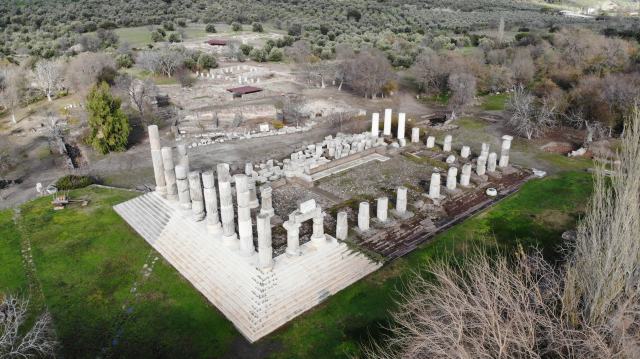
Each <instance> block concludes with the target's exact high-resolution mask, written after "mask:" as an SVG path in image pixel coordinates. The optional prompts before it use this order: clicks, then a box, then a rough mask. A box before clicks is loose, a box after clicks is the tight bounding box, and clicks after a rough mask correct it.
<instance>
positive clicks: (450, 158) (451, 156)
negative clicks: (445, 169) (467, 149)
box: [445, 155, 456, 164]
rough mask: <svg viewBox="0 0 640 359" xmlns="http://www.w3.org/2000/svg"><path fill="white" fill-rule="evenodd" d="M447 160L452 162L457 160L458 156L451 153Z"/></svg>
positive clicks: (449, 162)
mask: <svg viewBox="0 0 640 359" xmlns="http://www.w3.org/2000/svg"><path fill="white" fill-rule="evenodd" d="M445 162H447V163H448V164H452V163H454V162H456V156H454V155H450V156H449V157H447V159H446V161H445Z"/></svg>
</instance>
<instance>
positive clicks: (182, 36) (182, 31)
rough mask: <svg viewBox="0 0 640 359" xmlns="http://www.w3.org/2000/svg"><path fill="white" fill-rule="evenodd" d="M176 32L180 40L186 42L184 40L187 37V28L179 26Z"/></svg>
mask: <svg viewBox="0 0 640 359" xmlns="http://www.w3.org/2000/svg"><path fill="white" fill-rule="evenodd" d="M176 32H177V33H178V36H180V42H184V40H186V39H187V30H185V28H184V27H179V28H178V29H177V30H176Z"/></svg>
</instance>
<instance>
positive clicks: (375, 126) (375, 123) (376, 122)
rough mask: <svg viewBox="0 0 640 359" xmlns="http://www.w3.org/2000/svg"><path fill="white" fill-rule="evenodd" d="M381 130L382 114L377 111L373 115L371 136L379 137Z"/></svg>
mask: <svg viewBox="0 0 640 359" xmlns="http://www.w3.org/2000/svg"><path fill="white" fill-rule="evenodd" d="M378 132H380V114H379V113H377V112H375V113H373V115H372V116H371V136H373V137H378Z"/></svg>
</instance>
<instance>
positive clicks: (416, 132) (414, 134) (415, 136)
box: [411, 127, 420, 143]
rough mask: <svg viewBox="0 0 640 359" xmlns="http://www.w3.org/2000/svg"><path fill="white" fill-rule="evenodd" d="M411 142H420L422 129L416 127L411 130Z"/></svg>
mask: <svg viewBox="0 0 640 359" xmlns="http://www.w3.org/2000/svg"><path fill="white" fill-rule="evenodd" d="M411 142H412V143H418V142H420V129H419V128H418V127H414V128H412V129H411Z"/></svg>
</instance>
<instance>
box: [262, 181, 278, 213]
mask: <svg viewBox="0 0 640 359" xmlns="http://www.w3.org/2000/svg"><path fill="white" fill-rule="evenodd" d="M272 192H273V189H271V186H269V185H264V186H262V187H260V195H261V196H262V208H261V209H260V213H266V214H268V215H269V216H270V217H271V216H273V215H274V214H275V212H274V211H273V203H272V199H271V193H272Z"/></svg>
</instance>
